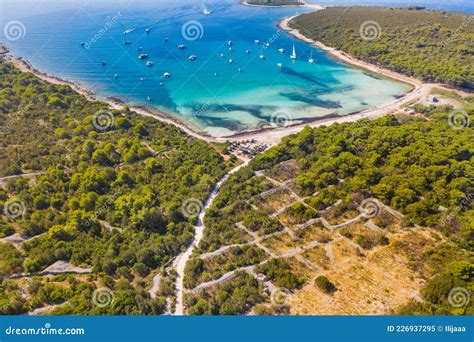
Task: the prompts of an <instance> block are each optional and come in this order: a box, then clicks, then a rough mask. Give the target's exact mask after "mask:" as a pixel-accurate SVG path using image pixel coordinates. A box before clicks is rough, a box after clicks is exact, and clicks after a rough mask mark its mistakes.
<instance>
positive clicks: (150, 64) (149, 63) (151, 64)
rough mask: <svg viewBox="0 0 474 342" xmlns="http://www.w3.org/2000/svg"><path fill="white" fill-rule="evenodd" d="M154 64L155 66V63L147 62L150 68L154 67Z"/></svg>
mask: <svg viewBox="0 0 474 342" xmlns="http://www.w3.org/2000/svg"><path fill="white" fill-rule="evenodd" d="M153 64H155V63H153V62H152V61H148V62H146V66H149V67H151V66H153Z"/></svg>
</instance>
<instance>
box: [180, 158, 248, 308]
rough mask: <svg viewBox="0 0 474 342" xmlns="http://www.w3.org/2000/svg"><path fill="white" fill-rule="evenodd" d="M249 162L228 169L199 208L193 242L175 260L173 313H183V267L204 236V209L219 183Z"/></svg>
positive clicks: (217, 188)
mask: <svg viewBox="0 0 474 342" xmlns="http://www.w3.org/2000/svg"><path fill="white" fill-rule="evenodd" d="M249 162H250V160H248V161H246V162H244V163H242V164H240V165H238V166H236V167H234V168H233V169H232V170H230V171H229V172H228V173H227V174H226V175H225V176H224V177H222V178H221V179H220V180H219V182H217V183H216V185H214V188H213V189H212V191H211V193H210V194H209V196H208V197H207V199H206V202H205V203H204V206H203V208H202V209H201V212H200V213H199V216H198V222H197V224H196V225H195V226H194V231H195V234H194V240H193V242H192V243H191V244H190V245H189V247H188V249H186V251H185V252H184V253H181V254H180V255H178V257H177V258H176V260H175V263H174V266H175V267H176V272H177V273H178V277H177V279H176V310H175V312H174V314H175V315H184V303H183V292H184V283H183V279H184V269H185V267H186V263H187V262H188V260H189V258H190V257H191V255H192V253H193V251H194V249H195V248H196V247H197V246H198V245H199V242H201V240H202V238H203V236H204V215H205V214H206V210H207V209H208V208H209V207H210V206H211V205H212V203H213V202H214V199H215V198H216V196H217V195H218V194H219V190H220V188H221V185H222V184H223V183H224V182H225V181H226V180H227V179H228V178H229V177H230V176H231V175H232V174H234V173H236V172H237V171H238V170H240V169H241V168H242V167H245V166H247V164H248V163H249Z"/></svg>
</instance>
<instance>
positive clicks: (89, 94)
mask: <svg viewBox="0 0 474 342" xmlns="http://www.w3.org/2000/svg"><path fill="white" fill-rule="evenodd" d="M0 55H1V56H3V58H4V59H5V60H6V61H7V62H8V63H11V64H12V65H13V66H15V67H16V68H17V69H19V70H20V71H22V72H30V73H32V74H33V75H35V76H36V77H38V78H39V79H41V80H43V81H46V82H49V83H52V84H57V85H67V86H69V87H71V88H72V89H73V90H74V91H75V92H77V93H79V94H81V95H82V96H84V97H85V98H86V99H87V100H89V101H99V102H103V103H105V104H107V105H108V106H109V107H110V108H111V109H116V110H123V109H124V108H125V107H128V108H129V109H130V111H132V112H135V113H137V114H139V115H142V116H148V117H152V118H154V119H157V120H158V121H160V122H163V123H166V124H171V125H174V126H176V127H178V128H179V129H181V130H183V131H184V132H185V133H186V134H188V135H190V136H193V137H194V138H197V139H201V140H204V141H207V142H223V141H224V140H222V139H220V138H217V137H213V136H210V135H208V134H206V133H205V132H198V131H195V130H194V129H193V128H192V127H190V125H189V124H188V123H184V122H182V121H181V120H179V119H177V118H175V117H172V116H171V115H169V114H167V113H164V112H162V111H159V110H158V109H155V108H150V107H148V106H146V105H128V104H127V103H126V102H125V101H123V100H121V99H120V98H119V97H117V96H110V97H106V98H103V97H99V96H97V94H96V93H95V92H94V91H92V90H90V89H89V88H87V87H85V86H83V85H81V84H79V83H78V82H75V81H70V80H65V79H62V78H60V77H57V76H54V75H50V74H48V73H46V72H43V71H41V70H38V69H37V68H35V67H34V66H33V65H32V64H31V63H30V62H29V61H28V60H27V59H25V58H23V57H17V56H14V55H12V54H11V53H10V50H9V49H8V47H7V46H5V45H3V44H0Z"/></svg>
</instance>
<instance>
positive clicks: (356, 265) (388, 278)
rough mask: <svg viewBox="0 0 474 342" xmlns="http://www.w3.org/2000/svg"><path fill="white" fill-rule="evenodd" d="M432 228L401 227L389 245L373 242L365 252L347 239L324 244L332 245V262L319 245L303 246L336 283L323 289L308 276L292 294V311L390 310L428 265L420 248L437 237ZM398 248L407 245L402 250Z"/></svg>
mask: <svg viewBox="0 0 474 342" xmlns="http://www.w3.org/2000/svg"><path fill="white" fill-rule="evenodd" d="M364 228H365V227H355V228H354V229H355V230H358V229H364ZM430 231H431V230H429V229H422V230H420V231H415V230H412V231H407V230H405V231H399V232H398V233H397V234H394V235H391V237H390V240H391V241H392V243H391V244H390V245H388V246H377V247H374V248H373V249H372V250H371V251H369V252H364V253H363V254H362V253H361V252H360V251H359V250H358V249H357V248H356V247H355V246H353V245H352V244H350V242H349V241H347V240H346V239H344V240H341V241H337V242H335V243H332V244H330V245H328V246H326V249H331V250H332V255H333V258H334V263H331V262H328V260H329V258H328V256H327V255H326V254H325V249H323V248H322V247H317V248H314V249H312V250H310V251H306V252H305V253H304V257H306V258H307V259H308V260H310V261H311V262H313V263H314V264H317V265H318V266H321V267H322V268H323V273H322V274H324V275H325V276H327V277H328V278H329V280H330V281H331V282H333V283H334V284H335V286H336V287H337V291H336V292H334V293H333V294H331V295H328V294H325V293H323V292H322V291H321V290H320V289H319V288H318V287H317V286H315V285H314V281H310V282H308V283H307V285H306V286H305V287H304V288H302V289H301V290H298V291H296V292H295V294H294V295H293V296H292V297H291V299H290V305H291V314H303V315H343V314H344V315H369V314H370V315H373V314H389V313H390V312H391V311H392V310H394V309H395V308H397V307H399V306H400V305H402V304H404V303H406V302H407V301H409V300H411V299H412V298H416V297H417V296H418V294H419V290H420V288H421V287H422V285H423V276H424V274H425V272H426V271H427V269H428V267H429V265H427V264H426V262H423V261H422V260H423V258H422V254H423V252H424V251H425V250H426V248H428V247H429V246H432V245H433V244H434V243H435V241H436V239H435V238H433V237H432V234H431V233H430ZM402 248H408V250H406V251H401V249H402ZM415 260H416V267H413V266H414V261H415ZM313 280H314V279H313Z"/></svg>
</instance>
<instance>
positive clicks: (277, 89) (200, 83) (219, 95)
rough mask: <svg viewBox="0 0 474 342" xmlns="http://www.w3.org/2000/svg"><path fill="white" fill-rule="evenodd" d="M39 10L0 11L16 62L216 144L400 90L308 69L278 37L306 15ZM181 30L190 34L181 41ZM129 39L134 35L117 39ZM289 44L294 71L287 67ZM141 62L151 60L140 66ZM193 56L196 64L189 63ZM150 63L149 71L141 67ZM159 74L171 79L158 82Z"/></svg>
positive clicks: (220, 6) (82, 7) (139, 7)
mask: <svg viewBox="0 0 474 342" xmlns="http://www.w3.org/2000/svg"><path fill="white" fill-rule="evenodd" d="M46 3H53V2H51V1H45V2H43V3H42V6H41V7H36V8H33V7H31V6H30V7H27V6H25V5H24V4H22V3H20V4H18V3H17V4H16V5H12V4H8V3H3V4H2V6H4V11H3V12H4V14H3V15H2V22H3V21H5V22H6V21H7V20H8V21H10V20H19V21H21V22H22V23H23V25H24V27H25V35H24V37H23V38H20V39H18V40H15V41H11V40H8V39H6V37H5V35H4V33H3V32H2V35H1V36H0V37H1V41H2V42H4V43H6V45H7V46H9V47H10V49H11V50H12V52H13V53H14V54H15V55H18V56H23V57H25V58H26V59H28V60H29V61H31V62H32V64H33V65H34V66H35V67H37V68H39V69H40V70H43V71H46V72H48V73H51V74H54V75H57V76H59V77H63V78H66V79H71V80H74V81H78V82H80V83H82V84H83V85H85V86H87V87H89V88H91V89H93V90H94V91H95V92H96V93H97V94H98V95H99V96H102V97H106V96H117V97H120V98H122V99H123V100H125V101H128V102H130V103H132V104H148V105H151V106H155V107H157V108H159V109H161V110H164V111H166V112H168V113H170V114H172V115H174V116H176V117H179V118H180V119H182V120H185V121H186V122H188V123H190V124H192V125H193V126H195V127H197V128H199V129H201V130H204V131H206V132H208V133H210V134H213V135H216V136H221V135H228V134H232V133H236V132H241V131H245V130H251V129H256V128H259V127H262V126H268V125H269V124H272V121H274V119H275V118H283V119H291V120H292V121H293V122H301V121H304V120H308V119H312V118H315V117H320V116H324V115H328V114H339V115H346V114H349V113H352V112H355V111H360V110H363V109H366V108H369V107H373V106H376V105H379V104H381V103H384V102H387V101H390V100H391V99H394V98H395V97H397V96H399V95H401V94H403V93H404V92H405V91H406V90H407V87H406V86H405V85H403V84H400V83H397V82H393V81H389V80H384V79H379V78H377V77H374V76H373V75H369V74H367V73H364V72H363V71H361V70H359V69H355V68H352V67H349V66H347V65H344V64H342V63H339V62H338V61H335V60H334V59H332V58H330V57H328V56H327V55H326V54H325V53H323V52H322V51H319V50H317V49H313V52H312V54H313V58H314V59H315V61H316V63H315V64H310V63H308V58H309V56H310V54H311V47H310V46H309V45H308V44H306V43H303V42H300V41H297V40H295V39H293V38H292V37H290V36H289V35H288V34H287V33H286V32H281V31H279V30H278V29H277V27H276V23H277V22H278V21H279V20H280V19H281V18H283V17H285V16H288V15H292V14H295V13H296V11H298V13H301V12H303V11H307V9H301V8H298V9H295V8H280V9H265V8H250V7H246V6H241V5H239V4H238V2H237V1H235V0H224V1H207V2H206V7H207V8H208V9H209V11H210V12H211V13H210V15H204V14H203V13H202V12H203V7H202V4H203V3H202V2H201V1H169V0H166V1H150V2H136V1H116V2H99V4H97V3H95V4H91V3H90V2H88V1H85V2H82V1H78V2H74V3H68V4H67V6H66V5H64V4H58V5H57V8H56V7H55V6H54V5H51V6H50V8H49V11H46V10H45V6H46V7H47V5H46ZM13 9H16V10H13ZM53 9H54V10H53ZM34 13H41V14H34ZM2 26H3V25H2ZM183 26H184V27H191V28H195V30H192V29H191V31H190V32H191V33H190V35H186V34H183ZM146 28H149V29H150V32H149V33H147V32H146V31H145V29H146ZM127 29H133V30H134V31H133V32H130V33H128V34H124V31H125V30H127ZM193 33H197V36H193V35H192V34H193ZM94 37H95V38H94ZM190 37H191V38H190ZM195 37H197V38H196V39H194V38H195ZM165 38H167V39H168V41H165ZM186 38H188V39H186ZM229 40H231V41H232V45H231V46H230V45H229V43H228V41H229ZM255 40H260V41H261V42H262V43H260V44H255ZM125 41H130V44H128V45H125V44H124V42H125ZM81 42H84V43H85V45H84V46H81ZM264 42H269V43H270V46H269V47H265V46H263V43H264ZM179 44H185V46H186V48H185V49H184V50H181V49H178V45H179ZM293 44H294V45H295V49H296V53H297V56H298V59H297V60H296V61H292V60H291V59H290V58H289V54H290V52H291V50H292V47H293ZM139 47H142V48H143V49H142V50H141V51H137V49H138V48H139ZM229 47H231V48H232V51H231V50H230V49H229ZM279 48H284V49H285V50H286V51H285V53H284V54H282V53H280V52H279V51H278V49H279ZM247 50H249V53H247ZM140 53H146V54H148V55H149V58H148V59H144V60H140V59H139V58H138V55H139V54H140ZM190 55H195V56H196V57H197V59H196V60H195V61H190V60H189V56H190ZM260 55H264V57H265V59H261V58H260ZM230 59H232V60H233V61H234V63H232V64H231V63H229V60H230ZM147 60H149V61H152V62H153V63H154V65H153V66H152V67H148V66H146V61H147ZM102 61H105V62H106V64H105V65H102V63H101V62H102ZM278 63H281V64H282V65H283V66H282V67H279V66H278V65H277V64H278ZM165 72H167V73H170V75H171V76H170V77H169V78H163V74H164V73H165Z"/></svg>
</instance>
